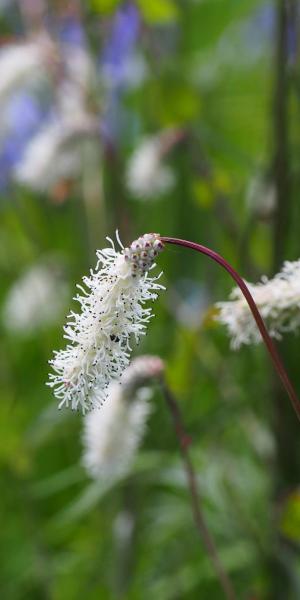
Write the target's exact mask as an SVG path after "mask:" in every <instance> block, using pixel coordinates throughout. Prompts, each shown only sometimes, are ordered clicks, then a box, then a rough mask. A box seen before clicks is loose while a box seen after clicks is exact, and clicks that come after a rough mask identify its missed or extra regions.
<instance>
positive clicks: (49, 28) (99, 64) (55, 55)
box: [0, 2, 176, 201]
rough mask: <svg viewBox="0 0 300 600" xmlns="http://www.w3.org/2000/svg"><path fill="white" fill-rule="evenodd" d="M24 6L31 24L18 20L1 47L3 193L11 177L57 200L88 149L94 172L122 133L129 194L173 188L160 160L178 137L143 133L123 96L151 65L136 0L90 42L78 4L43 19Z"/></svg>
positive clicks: (81, 170)
mask: <svg viewBox="0 0 300 600" xmlns="http://www.w3.org/2000/svg"><path fill="white" fill-rule="evenodd" d="M37 4H40V3H37ZM25 5H26V7H27V5H30V3H24V6H25ZM30 6H31V5H30ZM30 6H29V7H27V8H26V9H24V13H26V11H29V12H30V11H31V12H30V19H32V20H33V22H34V25H32V24H31V26H30V24H29V23H28V22H27V20H26V19H24V23H23V31H22V35H20V34H19V37H17V38H14V39H13V41H12V42H8V43H7V44H6V45H5V46H3V47H2V49H0V107H1V116H0V191H1V190H2V192H3V191H5V190H6V189H7V187H8V186H9V185H10V184H11V183H14V184H17V185H21V186H26V187H28V188H30V189H31V190H33V191H35V192H38V193H44V194H47V195H48V196H50V197H51V198H52V199H54V200H55V201H61V200H64V199H65V198H66V197H67V196H68V194H69V193H70V191H72V190H73V188H74V185H76V183H78V182H80V179H81V177H83V176H84V174H85V172H86V170H87V169H88V161H89V157H90V156H91V148H92V154H93V155H94V156H96V157H97V161H98V163H99V164H98V167H99V168H97V171H98V172H101V169H100V166H101V164H100V163H101V161H102V160H103V158H104V157H105V156H106V152H105V151H106V150H109V149H111V148H112V147H113V148H114V147H116V146H117V145H118V144H121V143H122V140H124V139H126V143H127V144H128V132H131V133H130V135H129V145H130V146H131V147H133V155H132V158H129V163H128V168H127V175H126V177H125V181H124V183H125V185H127V186H128V190H129V192H130V194H131V195H132V196H133V197H136V198H138V199H139V198H152V197H154V196H156V195H158V196H160V195H161V194H163V193H165V192H166V191H168V190H169V189H171V187H172V186H173V184H174V174H173V172H172V171H171V169H170V168H169V167H167V166H165V165H163V164H162V161H163V157H164V156H165V155H166V154H167V153H168V151H169V150H170V149H171V147H172V145H173V144H174V143H175V141H176V135H175V137H174V132H172V131H168V130H166V131H162V132H159V133H157V134H155V135H153V136H152V137H151V136H150V137H149V138H145V140H144V138H143V137H142V135H143V134H142V132H139V129H138V128H137V127H136V118H137V116H136V115H135V113H134V111H130V110H129V109H128V108H127V107H125V102H124V101H123V100H124V94H125V93H126V92H129V91H130V90H132V89H134V88H136V87H138V86H139V85H141V83H142V82H143V81H144V80H145V78H146V77H147V73H148V70H147V63H146V60H145V58H144V56H143V54H142V53H141V51H140V50H139V49H138V40H139V35H140V31H141V16H140V12H139V10H138V8H137V6H136V4H135V3H134V2H126V3H124V4H121V5H120V6H119V8H117V10H116V12H115V13H114V15H112V16H111V17H110V18H108V17H106V18H103V23H102V27H101V28H99V37H98V40H97V41H98V48H95V47H94V46H93V49H92V45H91V44H90V42H89V32H88V31H87V30H86V29H85V28H84V26H83V25H82V22H81V15H80V12H79V10H78V9H76V8H75V7H74V8H73V9H72V8H69V9H68V10H67V9H65V10H59V11H57V14H56V13H55V11H54V13H53V15H51V19H50V17H49V16H48V18H47V19H46V16H45V15H43V16H41V13H42V12H43V11H40V12H39V14H38V18H35V17H36V16H35V15H34V10H35V9H34V5H33V8H32V10H31V8H30ZM30 19H29V21H30ZM37 23H38V26H37ZM21 30H22V28H21ZM133 132H135V133H134V135H133ZM135 146H136V149H135ZM108 155H109V152H108Z"/></svg>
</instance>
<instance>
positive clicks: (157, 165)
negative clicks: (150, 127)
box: [126, 130, 178, 199]
mask: <svg viewBox="0 0 300 600" xmlns="http://www.w3.org/2000/svg"><path fill="white" fill-rule="evenodd" d="M177 139H178V131H176V130H166V131H164V132H162V133H160V134H158V135H152V136H148V137H146V138H144V139H143V140H142V141H141V142H140V144H139V145H138V146H137V148H136V149H135V151H134V152H133V154H132V156H131V158H130V159H129V162H128V165H127V171H126V184H127V187H128V190H129V192H130V193H131V194H132V195H133V196H136V197H137V198H140V199H151V198H155V196H161V195H163V194H165V193H166V192H168V191H170V190H171V189H172V188H173V186H174V184H175V174H174V172H173V170H172V169H171V168H170V167H168V166H166V165H165V164H164V162H163V159H164V157H165V155H166V153H167V152H168V151H169V150H170V148H171V147H172V146H173V145H174V143H176V141H177Z"/></svg>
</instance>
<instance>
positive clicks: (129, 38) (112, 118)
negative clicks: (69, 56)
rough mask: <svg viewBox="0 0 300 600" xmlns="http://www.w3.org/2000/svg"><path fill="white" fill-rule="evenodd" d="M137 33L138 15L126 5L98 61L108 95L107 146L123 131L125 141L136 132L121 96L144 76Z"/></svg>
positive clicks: (121, 134)
mask: <svg viewBox="0 0 300 600" xmlns="http://www.w3.org/2000/svg"><path fill="white" fill-rule="evenodd" d="M139 32H140V15H139V11H138V9H137V7H136V6H135V5H134V4H132V3H131V2H126V3H125V4H124V5H123V6H121V8H119V9H118V10H117V12H116V14H115V16H114V18H113V21H112V26H111V30H110V35H109V37H108V39H107V41H106V44H105V45H104V48H103V52H102V57H101V66H100V68H101V75H102V78H103V80H104V82H105V85H106V94H107V95H106V111H105V114H104V118H103V121H102V134H103V136H104V138H106V140H107V141H108V142H109V143H116V141H117V140H119V139H120V137H122V136H123V134H124V129H125V128H126V137H128V132H129V131H130V130H134V129H135V125H136V118H135V116H134V115H133V114H130V113H129V112H128V111H127V110H126V109H125V108H124V106H123V103H122V95H123V93H124V92H125V91H126V90H127V89H129V88H132V87H134V86H135V85H137V84H138V83H140V81H141V80H142V79H143V76H144V73H145V64H144V62H143V59H142V57H138V56H137V54H136V46H137V41H138V37H139Z"/></svg>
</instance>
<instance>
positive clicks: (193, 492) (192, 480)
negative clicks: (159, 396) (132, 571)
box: [161, 379, 236, 600]
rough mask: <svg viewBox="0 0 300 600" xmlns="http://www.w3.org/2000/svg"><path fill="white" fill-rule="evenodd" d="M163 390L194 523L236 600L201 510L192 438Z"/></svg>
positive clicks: (223, 583)
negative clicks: (172, 424)
mask: <svg viewBox="0 0 300 600" xmlns="http://www.w3.org/2000/svg"><path fill="white" fill-rule="evenodd" d="M161 389H162V392H163V396H164V399H165V401H166V404H167V407H168V409H169V411H170V413H171V416H172V420H173V423H174V428H175V432H176V436H177V439H178V441H179V446H180V451H181V456H182V460H183V465H184V470H185V475H186V479H187V485H188V488H189V492H190V496H191V503H192V509H193V515H194V521H195V525H196V528H197V531H198V533H199V534H200V537H201V539H202V541H203V544H204V546H205V548H206V550H207V552H208V555H209V557H210V559H211V562H212V564H213V566H214V569H215V572H216V574H217V576H218V579H219V582H220V585H221V587H222V589H223V592H224V595H225V597H226V598H227V600H236V595H235V592H234V589H233V587H232V584H231V581H230V579H229V577H228V575H227V574H226V573H225V571H224V569H223V566H222V563H221V561H220V558H219V555H218V551H217V548H216V545H215V542H214V540H213V538H212V536H211V534H210V531H209V529H208V527H207V525H206V521H205V518H204V516H203V513H202V510H201V498H200V495H199V492H198V488H197V480H196V474H195V471H194V468H193V465H192V461H191V459H190V455H189V450H188V448H189V446H190V443H191V439H190V437H189V436H188V435H187V433H186V431H185V429H184V424H183V420H182V416H181V412H180V409H179V405H178V403H177V400H176V398H175V396H174V394H173V393H172V392H171V391H170V389H169V387H168V386H167V384H166V382H165V381H164V379H162V380H161Z"/></svg>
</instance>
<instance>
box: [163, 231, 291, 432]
mask: <svg viewBox="0 0 300 600" xmlns="http://www.w3.org/2000/svg"><path fill="white" fill-rule="evenodd" d="M160 239H161V241H162V242H163V243H165V244H175V245H177V246H184V247H185V248H191V249H192V250H196V251H197V252H200V253H201V254H205V255H206V256H209V258H211V259H212V260H214V261H215V262H216V263H218V264H219V265H221V267H223V269H225V270H226V271H227V272H228V273H229V275H231V277H232V279H233V280H234V281H235V283H236V284H237V285H238V286H239V288H240V290H241V292H242V293H243V295H244V297H245V300H246V301H247V303H248V305H249V308H250V310H251V312H252V314H253V317H254V319H255V321H256V324H257V327H258V329H259V331H260V333H261V336H262V338H263V341H264V342H265V344H266V347H267V349H268V352H269V354H270V357H271V359H272V362H273V365H274V367H275V369H276V371H277V373H278V375H279V377H280V379H281V381H282V383H283V386H284V387H285V389H286V391H287V394H288V396H289V398H290V400H291V403H292V406H293V408H294V410H295V413H296V415H297V417H298V419H299V421H300V402H299V399H298V396H297V394H296V392H295V390H294V387H293V385H292V383H291V381H290V379H289V376H288V374H287V372H286V370H285V368H284V366H283V364H282V361H281V358H280V356H279V354H278V351H277V349H276V347H275V345H274V344H273V342H272V340H271V337H270V335H269V334H268V331H267V328H266V326H265V323H264V321H263V318H262V317H261V314H260V312H259V310H258V308H257V306H256V304H255V301H254V299H253V297H252V295H251V293H250V291H249V289H248V287H247V285H246V283H245V282H244V280H243V279H242V278H241V277H240V275H239V274H238V273H237V271H235V269H234V268H233V267H232V266H231V265H230V264H229V263H228V262H227V261H226V260H225V259H224V258H223V257H222V256H221V255H220V254H218V253H217V252H214V250H210V248H206V246H202V245H201V244H196V243H195V242H190V241H188V240H180V239H178V238H172V237H161V238H160Z"/></svg>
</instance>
